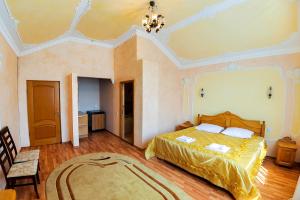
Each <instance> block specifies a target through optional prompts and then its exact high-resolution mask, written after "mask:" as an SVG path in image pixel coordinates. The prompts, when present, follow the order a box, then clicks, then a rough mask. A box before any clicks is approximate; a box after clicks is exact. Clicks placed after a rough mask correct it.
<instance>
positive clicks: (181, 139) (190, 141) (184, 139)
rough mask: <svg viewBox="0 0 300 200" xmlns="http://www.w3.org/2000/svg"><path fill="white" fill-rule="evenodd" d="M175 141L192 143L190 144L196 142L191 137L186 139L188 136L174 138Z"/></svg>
mask: <svg viewBox="0 0 300 200" xmlns="http://www.w3.org/2000/svg"><path fill="white" fill-rule="evenodd" d="M176 140H178V141H180V142H186V143H192V142H195V141H196V139H195V138H191V137H188V136H185V135H183V136H180V137H178V138H176Z"/></svg>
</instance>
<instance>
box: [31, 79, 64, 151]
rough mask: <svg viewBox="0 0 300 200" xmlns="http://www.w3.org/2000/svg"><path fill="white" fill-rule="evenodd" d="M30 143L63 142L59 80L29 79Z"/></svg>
mask: <svg viewBox="0 0 300 200" xmlns="http://www.w3.org/2000/svg"><path fill="white" fill-rule="evenodd" d="M27 98H28V122H29V135H30V145H31V146H37V145H44V144H54V143H60V142H61V133H60V105H59V99H60V97H59V82H55V81H27Z"/></svg>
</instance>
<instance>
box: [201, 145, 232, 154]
mask: <svg viewBox="0 0 300 200" xmlns="http://www.w3.org/2000/svg"><path fill="white" fill-rule="evenodd" d="M205 148H206V149H208V150H211V151H217V152H220V153H226V152H227V151H229V149H230V147H228V146H226V145H222V144H216V143H212V144H210V145H208V146H206V147H205Z"/></svg>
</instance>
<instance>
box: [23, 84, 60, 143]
mask: <svg viewBox="0 0 300 200" xmlns="http://www.w3.org/2000/svg"><path fill="white" fill-rule="evenodd" d="M30 81H31V82H34V81H40V82H43V81H44V82H57V83H58V105H59V114H58V116H59V140H60V141H59V143H60V144H61V143H62V134H61V127H62V126H61V125H62V124H61V89H60V88H61V87H60V86H61V82H60V81H58V80H26V96H27V98H26V101H27V125H28V136H29V146H32V144H31V137H32V136H31V135H30V117H29V103H30V102H29V101H28V98H29V97H28V92H29V91H28V86H29V84H28V82H30Z"/></svg>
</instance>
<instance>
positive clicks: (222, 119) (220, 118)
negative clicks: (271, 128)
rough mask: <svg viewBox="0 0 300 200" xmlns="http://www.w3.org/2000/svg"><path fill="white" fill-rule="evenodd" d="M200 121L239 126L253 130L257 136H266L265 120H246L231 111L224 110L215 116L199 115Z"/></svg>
mask: <svg viewBox="0 0 300 200" xmlns="http://www.w3.org/2000/svg"><path fill="white" fill-rule="evenodd" d="M198 123H199V124H202V123H209V124H215V125H219V126H222V127H225V128H228V127H237V128H244V129H248V130H251V131H253V132H254V133H255V135H257V136H261V137H264V136H265V122H264V121H256V120H246V119H242V118H241V117H239V116H237V115H235V114H232V113H231V112H228V111H227V112H224V113H220V114H218V115H214V116H208V115H200V114H199V115H198Z"/></svg>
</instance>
